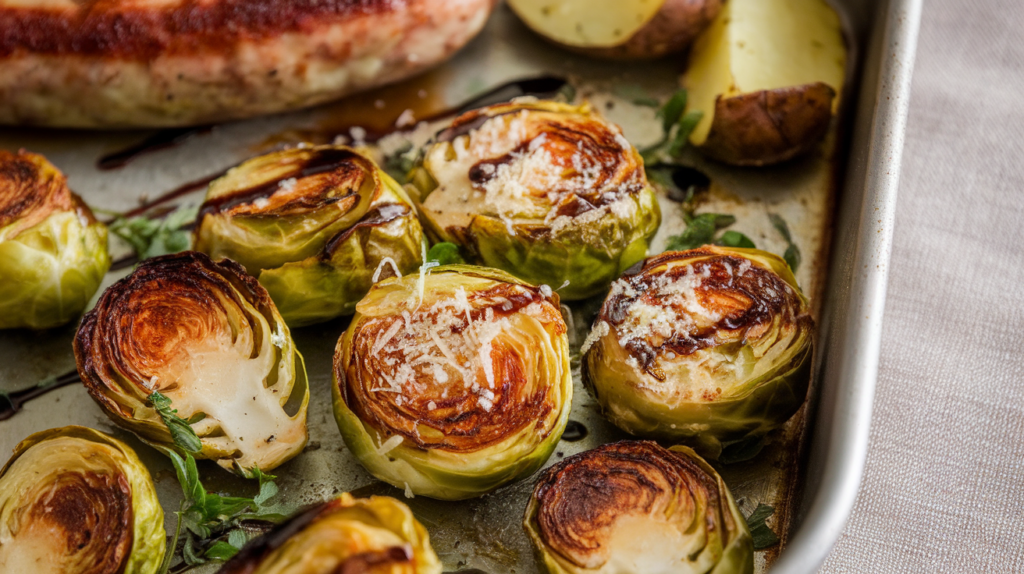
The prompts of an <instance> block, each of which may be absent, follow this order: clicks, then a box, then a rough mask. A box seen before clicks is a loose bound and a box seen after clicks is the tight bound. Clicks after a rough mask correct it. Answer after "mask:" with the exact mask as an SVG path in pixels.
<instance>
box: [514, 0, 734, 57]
mask: <svg viewBox="0 0 1024 574" xmlns="http://www.w3.org/2000/svg"><path fill="white" fill-rule="evenodd" d="M509 6H511V7H512V10H513V11H515V13H516V14H518V15H519V18H520V19H522V20H523V22H525V23H526V25H527V26H529V27H530V28H531V29H532V30H533V31H534V32H536V33H538V34H540V35H541V36H543V37H544V38H546V39H547V40H550V41H551V42H554V43H555V44H558V45H559V46H562V47H564V48H566V49H569V50H572V51H574V52H579V53H582V54H586V55H589V56H594V57H597V58H606V59H610V60H642V59H650V58H658V57H661V56H664V55H665V54H670V53H673V52H679V51H682V50H684V49H686V48H687V47H688V46H689V45H690V44H691V43H692V42H693V40H694V39H695V38H696V37H697V35H698V34H700V32H701V31H702V30H704V28H706V27H707V26H708V25H709V24H710V23H711V21H712V20H714V18H715V16H716V15H718V12H719V10H721V7H722V0H509Z"/></svg>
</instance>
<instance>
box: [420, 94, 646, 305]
mask: <svg viewBox="0 0 1024 574" xmlns="http://www.w3.org/2000/svg"><path fill="white" fill-rule="evenodd" d="M436 140H437V141H436V142H435V143H434V144H433V145H432V146H430V147H429V148H428V149H427V150H426V152H425V155H424V157H423V159H422V162H421V163H420V165H419V166H418V167H416V168H414V169H413V171H412V173H411V180H412V182H413V184H414V186H415V187H416V189H417V191H418V193H419V200H418V201H419V203H420V210H421V212H422V214H423V216H424V219H425V223H426V225H427V229H428V231H429V232H430V233H431V234H432V235H433V236H434V237H435V238H436V239H438V240H442V241H450V242H452V243H457V244H459V245H460V246H461V247H462V248H463V249H464V250H465V252H466V254H467V255H468V256H469V257H470V259H472V260H475V261H476V262H481V263H483V264H484V265H489V266H491V267H497V268H499V269H503V270H505V271H507V272H509V273H511V274H513V275H515V276H516V277H519V278H520V279H523V280H524V281H528V282H530V283H532V284H534V285H541V284H545V285H551V286H553V287H556V288H559V294H560V295H561V296H562V298H564V299H566V300H574V299H583V298H586V297H590V296H593V295H597V294H599V293H601V292H602V291H604V290H605V289H606V288H607V287H608V284H609V283H611V282H612V281H613V280H614V279H615V278H616V277H618V276H619V274H620V273H621V272H622V271H623V270H625V269H626V268H628V267H629V266H631V265H633V264H634V263H636V262H638V261H640V260H642V259H643V258H644V256H646V255H647V248H648V245H649V243H650V240H651V238H652V237H653V236H654V233H655V232H656V231H657V230H658V224H659V223H660V221H661V212H660V211H659V209H658V202H657V199H656V198H655V195H654V191H653V189H652V188H651V186H650V185H648V183H647V177H646V175H645V174H644V168H643V159H641V157H640V154H639V153H637V151H636V149H634V148H633V146H632V145H630V143H629V142H628V141H626V139H625V138H624V137H622V133H621V132H620V131H619V128H618V127H617V126H615V125H612V124H609V123H607V122H606V121H604V120H603V119H601V117H600V116H598V114H597V113H596V112H594V111H593V110H592V109H591V108H590V106H589V105H583V106H570V105H566V104H559V103H554V102H543V101H542V102H526V101H520V102H515V103H510V104H499V105H495V106H490V107H487V108H483V109H481V110H477V111H473V112H469V113H467V114H464V115H462V116H460V117H459V118H457V119H456V120H455V122H454V123H452V125H451V127H449V128H448V129H446V130H444V131H442V132H441V133H440V134H438V136H437V138H436Z"/></svg>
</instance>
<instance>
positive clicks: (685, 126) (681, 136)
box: [668, 110, 704, 157]
mask: <svg viewBox="0 0 1024 574" xmlns="http://www.w3.org/2000/svg"><path fill="white" fill-rule="evenodd" d="M702 117H704V112H701V111H699V110H693V111H690V112H687V113H686V115H685V116H683V117H682V119H680V120H679V128H678V129H676V135H675V137H674V138H672V145H671V146H669V148H668V154H669V155H670V156H672V157H679V156H680V155H682V153H683V148H685V147H686V144H687V142H688V141H689V140H690V134H691V133H692V132H693V128H695V127H697V124H698V123H699V122H700V119H701V118H702Z"/></svg>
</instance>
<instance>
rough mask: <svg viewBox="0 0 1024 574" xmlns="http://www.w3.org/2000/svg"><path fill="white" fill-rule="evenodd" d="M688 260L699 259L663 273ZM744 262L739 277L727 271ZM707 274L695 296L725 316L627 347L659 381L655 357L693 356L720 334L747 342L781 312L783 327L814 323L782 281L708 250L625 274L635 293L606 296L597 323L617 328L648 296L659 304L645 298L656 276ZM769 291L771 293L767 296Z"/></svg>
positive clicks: (666, 256)
mask: <svg viewBox="0 0 1024 574" xmlns="http://www.w3.org/2000/svg"><path fill="white" fill-rule="evenodd" d="M690 259H700V260H698V261H694V262H692V263H688V264H680V265H675V266H673V267H668V268H664V269H663V267H664V266H667V265H669V264H671V263H673V262H686V261H687V260H690ZM744 261H748V262H750V268H749V269H748V270H747V271H746V273H744V274H743V275H742V276H737V275H735V274H734V273H733V272H730V271H729V270H728V268H731V269H732V270H734V271H735V270H736V269H738V268H739V266H740V265H741V264H742V263H743V262H744ZM688 269H690V270H691V271H688ZM705 270H706V271H708V272H710V277H708V278H706V279H703V280H702V281H701V283H700V286H699V287H697V288H696V289H695V291H696V295H697V297H699V298H700V300H701V303H702V304H703V306H704V307H705V308H708V309H714V310H717V311H719V312H721V313H722V314H723V315H724V316H723V317H722V319H720V320H719V321H718V322H717V323H716V324H714V325H712V326H710V327H707V328H704V329H700V330H696V331H690V332H674V333H673V334H672V336H671V337H669V338H668V339H666V340H665V341H664V342H662V343H661V344H658V345H652V344H651V341H650V338H649V337H648V338H644V339H633V340H630V341H629V342H628V343H627V344H626V345H625V349H626V351H627V352H628V353H629V354H630V355H631V356H632V357H633V358H635V359H636V360H637V362H638V363H639V364H640V367H641V368H642V369H644V370H645V371H646V372H647V373H648V374H650V375H651V376H653V377H655V378H656V379H658V380H664V379H665V374H664V373H663V372H662V371H661V369H658V368H657V367H655V366H654V361H655V359H656V358H657V356H658V355H659V354H660V353H662V352H665V351H671V352H673V353H675V354H676V355H683V356H685V355H691V354H693V353H695V352H697V351H699V350H701V349H706V348H708V347H713V346H715V345H717V344H718V343H719V333H720V332H722V331H737V330H742V331H743V340H744V341H746V339H747V336H748V334H751V332H752V331H754V330H756V329H757V328H758V327H761V326H764V325H766V324H769V323H771V322H772V320H773V318H774V317H776V316H778V315H780V314H781V315H782V321H784V322H785V323H792V324H796V325H806V324H809V323H810V322H811V321H812V319H811V317H810V314H809V312H808V310H807V308H806V305H804V303H803V302H802V300H801V299H800V296H799V295H798V294H797V293H796V291H795V290H794V289H793V287H791V286H790V285H789V284H788V283H786V282H785V281H784V280H782V278H781V277H779V276H778V275H776V274H775V273H773V272H771V271H769V270H767V269H765V268H763V267H761V266H760V265H758V264H757V263H755V262H753V261H750V260H748V259H744V258H741V257H736V256H732V255H722V254H719V253H715V252H713V251H710V250H706V249H693V250H690V251H684V252H666V253H663V254H661V255H658V256H656V257H652V258H650V259H648V260H647V262H646V263H645V264H644V265H643V267H642V268H641V269H640V270H638V271H636V272H635V273H633V274H625V275H624V276H623V277H622V278H621V279H619V281H625V282H626V283H628V284H629V286H630V287H631V288H632V289H633V290H635V291H636V293H637V295H636V296H635V297H627V296H626V295H624V294H618V295H616V296H613V297H609V298H608V299H607V300H606V301H605V302H604V304H603V305H602V306H601V311H600V313H599V315H598V321H606V322H607V323H608V324H609V325H611V326H613V327H617V326H619V325H621V324H622V323H623V322H625V320H626V319H627V317H628V315H629V312H630V308H631V307H632V306H633V304H634V303H635V302H636V301H638V300H640V299H643V298H647V299H648V301H647V302H648V303H651V304H658V303H659V301H658V299H657V298H656V295H655V294H651V297H646V296H647V295H648V291H649V290H650V289H651V287H652V286H653V284H654V282H655V281H657V280H658V278H659V277H662V276H667V277H669V278H670V279H671V280H677V279H679V278H681V277H683V276H684V275H686V274H687V273H688V272H692V273H694V274H700V273H703V272H705ZM769 289H770V291H771V293H774V295H771V294H769ZM722 298H726V299H728V300H729V301H730V302H733V303H734V304H735V306H732V305H730V306H725V305H723V304H722V302H721V299H722ZM716 307H717V309H716Z"/></svg>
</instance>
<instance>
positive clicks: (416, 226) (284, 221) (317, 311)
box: [195, 146, 423, 326]
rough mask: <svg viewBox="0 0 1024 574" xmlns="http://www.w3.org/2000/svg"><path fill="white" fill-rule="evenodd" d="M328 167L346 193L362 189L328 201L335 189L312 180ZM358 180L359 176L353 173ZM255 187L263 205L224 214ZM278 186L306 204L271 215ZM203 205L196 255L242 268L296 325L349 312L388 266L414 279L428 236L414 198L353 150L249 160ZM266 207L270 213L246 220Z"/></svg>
mask: <svg viewBox="0 0 1024 574" xmlns="http://www.w3.org/2000/svg"><path fill="white" fill-rule="evenodd" d="M325 158H326V159H325ZM318 162H319V163H324V166H321V165H319V163H318ZM332 162H334V163H332ZM308 163H313V164H316V165H317V168H316V169H313V170H312V171H305V170H298V171H297V168H296V167H295V166H296V165H306V164H308ZM325 166H327V167H331V169H335V170H337V171H336V173H337V174H338V177H339V178H347V179H344V180H343V181H344V182H345V183H346V184H348V185H354V184H355V182H357V181H361V182H362V183H361V184H360V185H359V187H358V189H356V190H355V191H353V192H352V193H351V194H348V195H344V196H337V197H335V196H331V195H330V193H331V191H330V186H327V188H326V189H325V186H324V184H323V182H319V183H318V181H319V180H316V178H318V177H321V174H322V173H323V172H321V171H319V170H320V169H321V168H323V169H326V167H325ZM342 166H345V169H342ZM304 169H305V168H304ZM328 171H330V170H328ZM355 172H358V173H359V177H356V176H354V175H352V174H353V173H355ZM247 174H248V175H247ZM360 177H361V179H360ZM296 178H298V179H296ZM304 178H312V180H311V181H313V183H306V180H305V179H304ZM314 180H315V181H314ZM254 182H257V183H258V184H257V185H255V189H258V190H260V193H258V194H256V195H258V196H259V197H255V198H252V199H250V200H249V201H248V203H245V202H243V204H241V205H243V206H248V207H246V209H244V210H241V211H239V212H238V213H235V212H233V211H232V209H236V208H235V207H228V208H225V209H223V210H222V209H221V208H220V207H219V206H220V205H222V204H224V203H223V202H225V201H227V203H226V204H224V205H229V206H230V205H232V203H231V202H232V197H234V196H233V195H232V193H241V194H242V195H245V194H246V193H252V192H251V190H252V189H254V188H253V187H252V186H253V185H254ZM286 184H287V185H286ZM332 185H333V184H332ZM266 186H270V187H269V188H267V189H265V188H266ZM274 186H284V187H285V188H289V189H291V190H294V189H300V190H305V191H303V193H305V194H306V195H303V196H302V197H303V198H304V200H303V201H302V202H298V201H297V200H296V201H295V203H296V206H295V207H289V208H288V209H283V211H282V210H281V209H282V208H278V209H279V211H273V209H275V208H274V207H273V205H276V204H273V203H272V201H271V199H273V197H275V196H276V194H277V193H278V191H280V190H279V189H278V191H274V190H275V189H277V188H276V187H274ZM289 186H290V187H289ZM304 186H305V187H304ZM236 188H241V189H242V191H241V192H238V191H237V189H236ZM307 188H308V189H307ZM340 189H341V188H337V189H334V191H338V190H340ZM285 193H286V194H287V193H291V191H287V192H285ZM339 193H340V192H339ZM263 194H270V195H268V197H270V198H271V199H268V198H267V197H264V196H263ZM352 194H355V197H354V198H353V195H352ZM282 197H290V196H287V195H285V196H282ZM261 201H263V202H267V204H266V205H263V204H261V203H260V202H261ZM274 201H276V200H274ZM353 202H354V203H353ZM261 205H263V207H260V206H261ZM288 205H291V204H286V205H285V207H288ZM204 206H205V207H204V210H203V211H202V212H201V213H200V217H199V223H198V225H197V228H196V232H195V237H196V242H195V244H196V249H197V250H199V251H203V252H204V253H208V254H210V255H211V256H213V257H228V258H231V259H234V260H236V261H239V262H240V263H242V264H243V265H244V266H245V267H246V269H247V270H248V272H249V273H250V274H252V275H254V276H257V277H258V278H259V280H260V283H262V284H263V286H264V287H265V288H266V289H267V291H268V292H269V293H270V296H271V298H272V299H273V300H274V302H275V303H276V304H277V307H278V310H279V311H280V312H281V315H282V316H283V317H284V318H285V321H286V322H287V323H288V324H289V325H291V326H301V325H309V324H312V323H317V322H322V321H326V320H328V319H332V318H334V317H337V316H339V315H348V314H351V313H352V311H353V310H354V308H355V304H356V303H357V302H358V301H359V299H360V298H362V296H363V295H365V294H366V292H367V291H368V290H369V288H370V285H372V283H373V282H372V277H373V275H374V272H375V270H376V269H377V267H378V266H379V265H380V264H381V262H382V261H384V260H386V259H390V260H391V261H392V262H393V263H394V264H395V266H396V267H397V268H398V270H399V271H400V272H401V273H409V272H412V271H415V270H416V268H417V267H419V265H420V263H422V257H421V251H420V243H421V242H422V238H423V230H422V227H421V226H420V223H419V220H418V218H417V216H416V213H415V210H414V208H413V207H412V202H411V200H410V199H409V197H408V196H407V195H406V193H405V191H404V190H403V189H402V187H401V186H400V185H399V184H398V183H397V182H396V181H395V180H394V179H393V178H392V177H391V176H389V175H388V174H386V173H385V172H384V171H383V170H381V169H380V168H379V167H378V166H377V165H376V164H374V163H373V162H372V161H371V160H370V159H368V158H366V157H364V156H363V155H361V154H359V153H357V152H356V151H354V150H351V149H348V148H343V147H338V146H317V147H315V148H309V149H307V150H301V149H293V150H285V151H283V152H275V153H272V154H267V155H264V156H260V157H258V158H254V159H252V160H249V161H248V162H245V163H243V164H242V165H241V166H239V167H237V168H235V169H233V170H231V172H229V173H228V175H226V176H225V177H224V178H222V179H221V180H217V181H216V182H214V183H213V184H211V187H210V191H209V192H208V194H207V199H206V203H205V204H204ZM339 206H341V207H339ZM264 208H266V209H269V210H271V211H269V212H267V213H262V212H259V211H257V212H256V213H250V211H252V210H253V209H255V210H260V209H264Z"/></svg>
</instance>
